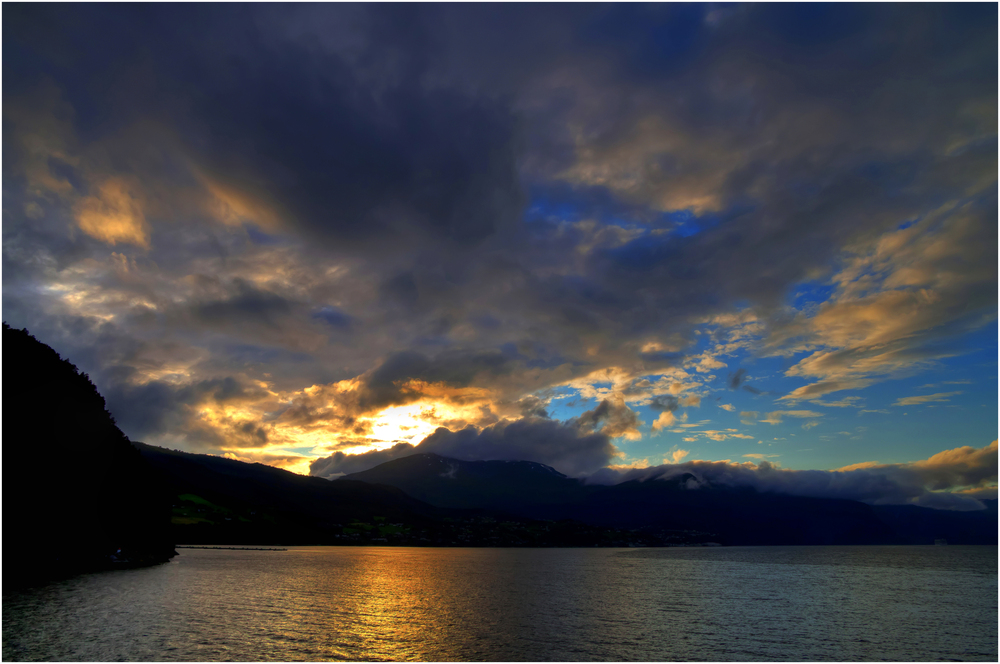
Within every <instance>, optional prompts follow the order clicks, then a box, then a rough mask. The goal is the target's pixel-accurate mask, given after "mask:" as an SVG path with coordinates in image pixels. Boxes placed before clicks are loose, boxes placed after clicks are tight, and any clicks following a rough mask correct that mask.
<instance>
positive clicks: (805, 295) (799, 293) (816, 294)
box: [788, 281, 837, 309]
mask: <svg viewBox="0 0 1000 664" xmlns="http://www.w3.org/2000/svg"><path fill="white" fill-rule="evenodd" d="M836 290H837V286H836V284H831V283H829V282H822V281H806V282H802V283H800V284H797V285H796V286H795V287H794V288H792V289H791V290H790V291H789V293H788V304H789V305H790V306H793V307H795V308H796V309H805V308H812V307H815V306H818V305H820V304H823V303H824V302H827V301H828V300H829V299H830V297H831V296H832V295H833V293H834V292H835V291H836Z"/></svg>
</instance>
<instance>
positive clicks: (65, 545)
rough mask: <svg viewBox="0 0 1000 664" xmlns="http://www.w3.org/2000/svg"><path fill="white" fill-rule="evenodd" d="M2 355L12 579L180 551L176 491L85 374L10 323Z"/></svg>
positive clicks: (8, 573)
mask: <svg viewBox="0 0 1000 664" xmlns="http://www.w3.org/2000/svg"><path fill="white" fill-rule="evenodd" d="M3 359H4V362H3V388H4V389H3V414H4V416H5V417H4V418H3V461H4V465H3V468H4V508H3V520H4V529H3V534H4V536H5V537H4V549H3V553H4V556H3V567H4V572H5V575H4V576H5V577H6V579H7V580H8V581H10V582H14V581H16V580H24V581H26V582H30V581H32V580H35V579H43V578H49V577H51V576H55V575H59V574H65V573H73V572H77V571H85V570H91V569H99V568H103V567H108V566H115V565H117V566H124V565H126V564H127V563H125V562H124V561H125V560H127V561H128V564H146V563H152V562H159V561H163V560H166V559H168V558H169V557H170V556H171V555H173V546H172V542H171V541H170V540H169V533H168V524H169V509H170V505H169V497H168V495H167V494H166V492H165V491H164V490H163V487H162V486H161V485H159V484H158V483H157V481H156V480H155V478H154V476H153V474H152V472H151V470H150V469H149V467H148V466H147V465H146V463H145V462H144V461H143V459H142V457H141V456H140V455H139V452H138V450H136V449H135V448H134V447H133V446H132V445H131V443H130V442H129V440H128V438H126V437H125V435H124V434H123V433H122V432H121V430H119V429H118V427H117V426H116V425H115V421H114V418H112V417H111V414H110V413H108V411H107V410H106V409H105V407H104V398H103V397H102V396H101V395H100V394H99V393H98V392H97V388H96V387H94V384H93V383H91V382H90V379H89V378H88V377H87V375H86V374H83V373H80V372H79V371H78V370H77V368H76V367H75V366H73V364H71V363H70V362H68V361H67V360H64V359H62V358H61V357H59V354H58V353H56V352H55V351H54V350H52V349H51V348H49V347H48V346H46V345H45V344H43V343H41V342H39V341H38V340H37V339H35V338H34V337H33V336H31V335H30V334H28V332H27V331H26V330H17V329H13V328H11V327H10V326H8V325H7V324H6V323H4V326H3ZM119 550H121V553H119ZM112 556H114V558H116V559H118V562H113V559H112Z"/></svg>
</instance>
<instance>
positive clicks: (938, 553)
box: [3, 547, 997, 661]
mask: <svg viewBox="0 0 1000 664" xmlns="http://www.w3.org/2000/svg"><path fill="white" fill-rule="evenodd" d="M941 549H947V550H943V551H942V550H941ZM996 591H997V575H996V548H995V547H904V548H899V547H757V548H754V547H747V548H741V547H734V548H732V549H716V550H707V549H705V550H699V549H690V550H679V549H631V550H625V551H615V550H606V549H604V550H596V549H541V550H539V549H430V548H389V547H385V548H367V547H343V548H336V547H315V548H306V547H297V548H291V549H289V550H288V551H285V552H260V551H225V550H192V549H185V550H183V553H182V555H181V556H179V557H178V558H177V559H175V560H174V561H172V562H171V563H169V564H166V565H162V566H159V567H153V568H145V569H139V570H127V571H121V572H114V573H106V574H92V575H83V576H81V577H78V578H76V579H72V580H69V581H65V582H61V583H58V584H53V585H51V586H47V587H44V588H40V589H36V590H33V591H31V592H27V593H24V594H22V595H7V594H5V595H4V601H3V612H4V616H3V618H4V634H3V636H4V639H3V659H4V660H9V661H13V660H18V661H26V660H39V659H47V660H57V661H220V660H221V661H329V660H350V661H375V660H397V661H403V660H419V661H451V660H460V661H544V660H556V661H582V660H604V661H607V660H614V661H624V660H637V661H666V660H693V659H710V660H715V661H725V660H734V661H777V660H785V659H792V660H795V661H806V660H808V661H867V660H875V659H888V660H893V661H913V660H915V661H929V660H934V659H949V658H950V659H962V660H981V661H996V646H997V640H996V635H997V633H996V615H997V614H996V612H997V602H996V597H997V595H996Z"/></svg>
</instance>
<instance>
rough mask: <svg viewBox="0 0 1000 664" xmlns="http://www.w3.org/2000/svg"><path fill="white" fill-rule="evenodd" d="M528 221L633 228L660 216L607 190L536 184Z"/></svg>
mask: <svg viewBox="0 0 1000 664" xmlns="http://www.w3.org/2000/svg"><path fill="white" fill-rule="evenodd" d="M528 201H529V202H528V205H527V208H526V210H525V219H526V220H527V221H529V222H531V221H536V222H537V221H569V222H578V221H583V220H584V219H593V220H596V221H599V222H601V223H604V224H614V225H618V226H634V225H635V224H637V223H649V222H650V221H652V220H653V219H655V218H658V217H659V216H661V213H659V212H653V211H651V210H650V209H649V208H646V207H644V206H636V205H633V204H630V203H626V202H624V201H621V200H619V199H618V198H617V197H616V196H615V195H614V194H613V193H611V192H610V191H609V190H608V189H607V188H605V187H599V186H595V187H581V186H573V185H570V184H568V183H562V182H549V183H546V184H544V185H535V186H533V187H530V189H529V191H528Z"/></svg>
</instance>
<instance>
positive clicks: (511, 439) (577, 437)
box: [310, 418, 617, 477]
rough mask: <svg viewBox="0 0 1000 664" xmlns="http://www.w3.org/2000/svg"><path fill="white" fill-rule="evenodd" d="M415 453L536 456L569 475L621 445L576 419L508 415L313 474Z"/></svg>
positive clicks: (596, 464)
mask: <svg viewBox="0 0 1000 664" xmlns="http://www.w3.org/2000/svg"><path fill="white" fill-rule="evenodd" d="M413 453H433V454H440V455H441V456H446V457H450V458H454V459H462V460H466V461H476V460H498V459H499V460H512V461H516V460H526V461H536V462H538V463H544V464H546V465H549V466H552V467H553V468H555V469H556V470H558V471H560V472H562V473H565V474H567V475H570V476H580V475H586V474H589V473H593V472H594V471H596V470H597V469H599V468H601V467H604V466H606V465H607V464H608V463H609V462H610V461H611V460H612V459H613V458H614V457H615V456H616V454H617V450H616V449H615V446H614V445H612V444H611V441H610V437H609V436H608V435H606V434H604V433H603V432H600V431H599V432H596V433H594V432H590V431H587V430H585V429H583V428H581V427H580V426H576V425H574V424H563V423H561V422H556V421H554V420H548V419H543V418H523V419H520V420H513V421H508V420H504V421H501V422H498V423H496V424H494V425H492V426H488V427H485V428H483V429H481V430H477V429H475V428H473V427H468V428H465V429H462V430H459V431H449V430H448V429H445V428H439V429H438V430H437V431H435V432H434V433H433V434H431V435H430V436H428V437H427V438H425V439H424V440H423V441H421V442H420V444H418V445H416V446H412V445H405V444H397V445H395V446H393V447H392V448H390V449H388V450H382V451H378V452H366V453H363V454H343V453H341V452H337V453H335V454H334V455H332V456H330V457H326V458H324V459H318V460H316V461H315V462H313V464H312V467H311V469H310V474H312V475H317V476H320V477H333V476H335V475H337V474H339V473H348V472H359V471H360V470H364V469H366V468H371V467H374V466H376V465H378V464H380V463H384V462H385V461H389V460H390V459H394V458H398V457H401V456H407V455H408V454H413Z"/></svg>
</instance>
